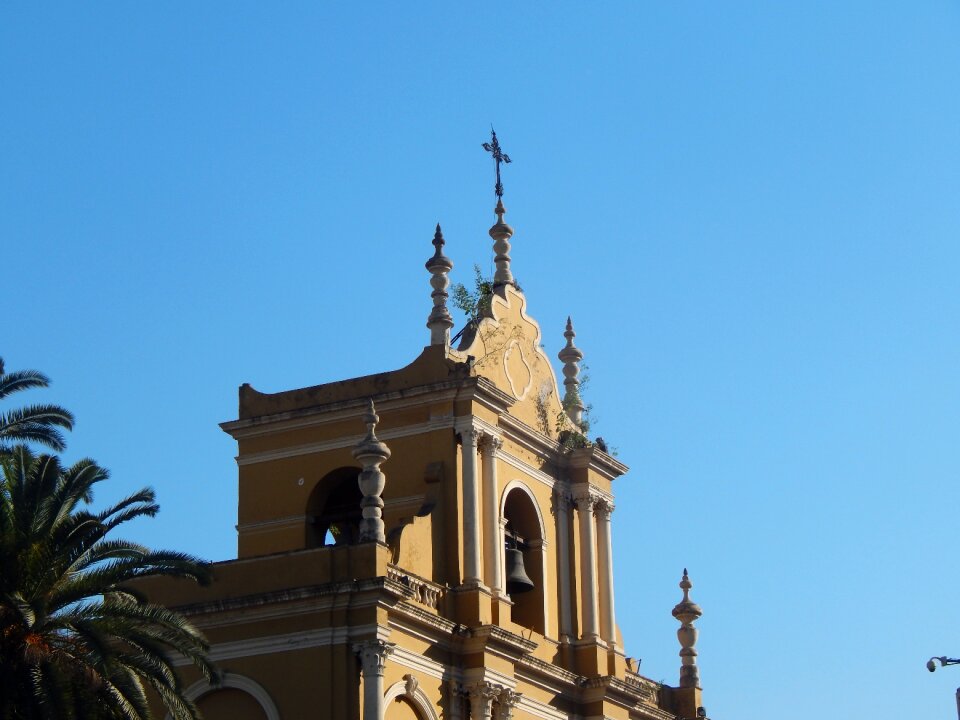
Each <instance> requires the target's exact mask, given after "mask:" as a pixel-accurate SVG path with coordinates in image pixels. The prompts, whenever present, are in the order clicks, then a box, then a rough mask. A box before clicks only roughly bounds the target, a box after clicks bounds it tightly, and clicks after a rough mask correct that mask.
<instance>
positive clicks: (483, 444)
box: [478, 431, 503, 456]
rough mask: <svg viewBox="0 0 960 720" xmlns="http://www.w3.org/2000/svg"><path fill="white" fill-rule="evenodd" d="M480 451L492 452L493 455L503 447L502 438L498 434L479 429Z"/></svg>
mask: <svg viewBox="0 0 960 720" xmlns="http://www.w3.org/2000/svg"><path fill="white" fill-rule="evenodd" d="M478 443H479V447H480V452H482V453H484V454H486V453H488V452H489V453H492V454H493V455H494V456H496V454H497V453H498V452H500V448H502V447H503V438H501V437H500V436H499V435H494V434H493V433H491V432H487V431H480V438H479V440H478Z"/></svg>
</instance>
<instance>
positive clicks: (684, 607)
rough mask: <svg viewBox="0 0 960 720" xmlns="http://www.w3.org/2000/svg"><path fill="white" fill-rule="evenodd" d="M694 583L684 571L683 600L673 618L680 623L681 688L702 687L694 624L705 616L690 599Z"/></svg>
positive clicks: (678, 633)
mask: <svg viewBox="0 0 960 720" xmlns="http://www.w3.org/2000/svg"><path fill="white" fill-rule="evenodd" d="M692 587H693V583H692V582H690V578H689V577H688V576H687V569H686V568H684V569H683V578H682V579H681V580H680V589H681V590H683V600H681V601H680V602H679V603H677V606H676V607H675V608H673V616H674V617H675V618H676V619H677V620H679V621H680V629H679V630H677V639H678V640H679V641H680V687H694V688H698V687H700V668H698V667H697V650H696V647H695V646H696V644H697V629H696V628H695V627H694V626H693V623H694V622H695V621H696V620H697V618H699V617H700V616H701V615H703V610H701V609H700V606H699V605H697V604H696V603H695V602H693V601H692V600H691V599H690V588H692Z"/></svg>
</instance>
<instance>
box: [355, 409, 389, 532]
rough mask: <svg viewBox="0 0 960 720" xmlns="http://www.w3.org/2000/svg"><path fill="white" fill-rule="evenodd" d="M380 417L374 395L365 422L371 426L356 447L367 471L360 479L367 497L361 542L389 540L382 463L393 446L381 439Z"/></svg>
mask: <svg viewBox="0 0 960 720" xmlns="http://www.w3.org/2000/svg"><path fill="white" fill-rule="evenodd" d="M379 421H380V418H379V417H378V416H377V411H376V409H375V408H374V406H373V398H370V400H369V404H368V405H367V410H366V412H365V413H364V414H363V422H364V424H366V426H367V435H366V437H364V438H363V440H361V441H360V442H359V443H358V444H357V446H356V447H355V448H354V449H353V456H354V457H355V458H356V459H357V460H359V461H360V462H361V463H362V464H363V470H362V471H361V472H360V476H359V477H358V478H357V483H358V484H359V486H360V492H361V493H363V500H361V501H360V507H361V508H362V511H363V519H362V520H361V521H360V542H374V541H375V542H381V543H383V542H386V536H385V535H384V532H383V498H381V497H380V495H381V493H383V488H384V485H385V484H386V477H385V476H384V474H383V473H382V472H380V464H381V463H384V462H386V461H387V460H388V459H389V457H390V448H388V447H387V446H386V445H384V444H383V443H382V442H380V441H379V440H377V435H376V428H377V423H378V422H379Z"/></svg>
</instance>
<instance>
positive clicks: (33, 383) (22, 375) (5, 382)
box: [0, 358, 73, 454]
mask: <svg viewBox="0 0 960 720" xmlns="http://www.w3.org/2000/svg"><path fill="white" fill-rule="evenodd" d="M49 384H50V379H49V378H48V377H47V376H46V375H44V374H43V373H40V372H37V371H36V370H18V371H15V372H11V373H7V372H4V367H3V358H0V400H4V399H5V398H7V397H8V396H9V395H12V394H13V393H15V392H18V391H20V390H28V389H30V388H37V387H47V386H48V385H49ZM57 428H63V429H65V430H72V429H73V415H72V414H71V413H70V411H69V410H65V409H63V408H62V407H60V406H59V405H30V406H28V407H25V408H14V409H13V410H9V411H8V412H6V413H0V454H6V453H9V452H10V450H11V447H12V444H13V443H21V442H31V441H32V442H37V443H40V444H41V445H43V446H45V447H48V448H50V449H51V450H56V451H57V452H61V451H62V450H63V449H64V447H66V445H65V443H64V440H63V435H62V434H61V433H60V431H59V430H57Z"/></svg>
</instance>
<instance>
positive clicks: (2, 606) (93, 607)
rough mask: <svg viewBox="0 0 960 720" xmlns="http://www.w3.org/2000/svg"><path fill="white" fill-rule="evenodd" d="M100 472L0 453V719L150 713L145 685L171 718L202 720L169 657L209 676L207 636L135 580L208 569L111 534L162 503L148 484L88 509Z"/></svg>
mask: <svg viewBox="0 0 960 720" xmlns="http://www.w3.org/2000/svg"><path fill="white" fill-rule="evenodd" d="M107 477H108V473H107V471H106V470H105V469H103V468H102V467H100V466H99V465H97V464H96V463H95V462H93V461H92V460H81V461H79V462H78V463H75V464H73V465H71V466H70V467H64V466H63V464H62V463H61V462H60V461H59V459H58V458H56V457H55V456H52V455H42V454H41V455H36V454H34V453H33V452H32V451H31V450H30V449H29V448H28V447H26V446H25V445H16V446H13V447H12V448H10V450H9V452H7V453H2V454H0V667H2V668H3V670H2V672H0V720H6V718H8V717H16V718H24V720H42V719H45V718H51V719H53V718H56V719H57V720H72V719H73V718H77V719H78V720H80V719H82V720H148V718H149V717H150V708H149V703H148V702H147V695H146V688H151V689H152V691H153V692H154V693H156V695H158V696H159V697H160V699H161V700H162V702H163V704H164V706H165V707H166V709H167V711H168V712H169V713H170V714H171V716H172V717H175V718H178V719H181V720H195V719H196V718H198V714H197V711H196V706H195V705H194V704H193V703H192V702H190V701H189V700H187V699H186V698H185V697H184V696H183V688H182V686H181V682H180V679H179V676H178V675H177V673H176V671H175V668H174V665H173V661H172V660H171V658H174V657H181V658H184V659H186V660H188V661H189V662H191V663H192V664H193V665H195V666H196V667H197V668H198V669H199V670H200V672H201V673H202V674H203V675H204V676H205V677H206V678H208V679H210V680H212V679H214V678H215V677H216V669H215V668H214V667H213V665H212V664H211V663H210V661H209V660H208V658H207V652H208V651H209V645H208V644H207V642H206V640H205V639H204V637H203V635H202V634H201V633H200V631H199V630H197V628H196V627H194V626H193V625H192V624H191V623H190V622H189V621H188V620H187V619H186V618H184V617H183V616H182V615H180V614H179V613H177V612H174V611H172V610H169V609H167V608H165V607H162V606H160V605H155V604H151V603H150V602H149V601H148V599H147V598H145V597H143V595H142V594H141V593H140V592H139V591H137V590H136V589H135V588H134V587H131V582H132V581H135V580H136V579H138V578H141V577H151V576H169V577H184V578H190V579H192V580H194V581H196V582H200V583H206V582H208V581H209V579H210V576H211V572H210V567H209V565H208V564H206V563H204V562H203V561H201V560H200V559H198V558H196V557H193V556H191V555H188V554H185V553H180V552H175V551H168V550H159V551H158V550H151V549H150V548H147V547H145V546H143V545H139V544H137V543H132V542H129V541H126V540H122V539H115V538H111V537H109V534H110V533H111V532H112V531H113V530H115V529H116V528H117V527H118V526H120V525H122V524H123V523H125V522H128V521H130V520H133V519H135V518H137V517H144V516H152V515H154V514H156V512H157V510H158V509H159V508H158V506H157V504H156V502H155V496H154V493H153V491H152V490H150V489H149V488H145V489H143V490H140V491H138V492H136V493H133V494H132V495H130V496H128V497H126V498H124V499H122V500H120V501H119V502H117V503H114V504H113V505H111V506H110V507H108V508H106V509H104V510H101V511H99V512H92V511H91V510H90V509H89V508H88V506H89V503H90V502H91V501H92V498H93V487H94V486H95V485H96V484H97V483H99V482H101V481H103V480H105V479H106V478H107ZM10 648H14V650H12V651H11V650H10ZM12 708H17V709H16V710H15V711H14V710H12ZM11 713H13V715H11Z"/></svg>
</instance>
